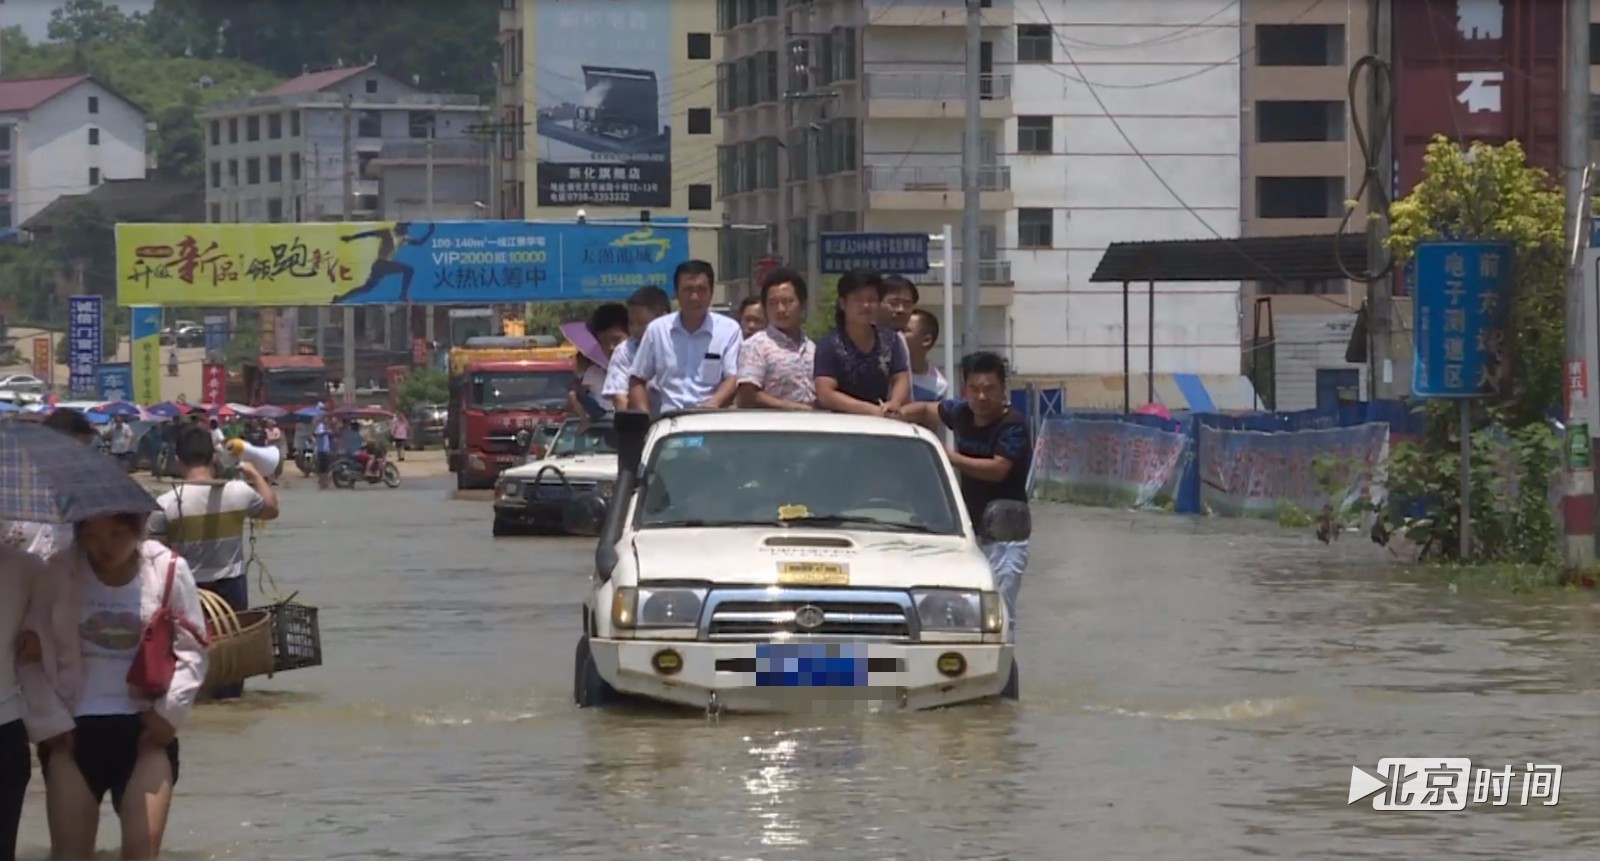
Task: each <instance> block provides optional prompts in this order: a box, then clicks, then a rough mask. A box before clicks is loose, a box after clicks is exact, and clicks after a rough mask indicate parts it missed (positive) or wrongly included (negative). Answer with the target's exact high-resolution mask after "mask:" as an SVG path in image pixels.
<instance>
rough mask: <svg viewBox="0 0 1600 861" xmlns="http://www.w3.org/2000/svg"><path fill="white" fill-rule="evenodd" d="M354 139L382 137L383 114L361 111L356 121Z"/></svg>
mask: <svg viewBox="0 0 1600 861" xmlns="http://www.w3.org/2000/svg"><path fill="white" fill-rule="evenodd" d="M356 137H360V138H381V137H383V114H381V113H379V112H377V111H362V112H361V116H360V117H358V118H357V119H356Z"/></svg>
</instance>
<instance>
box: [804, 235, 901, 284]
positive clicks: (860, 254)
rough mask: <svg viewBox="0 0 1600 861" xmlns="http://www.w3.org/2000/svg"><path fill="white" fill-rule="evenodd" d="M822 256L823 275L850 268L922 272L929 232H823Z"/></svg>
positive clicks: (837, 273)
mask: <svg viewBox="0 0 1600 861" xmlns="http://www.w3.org/2000/svg"><path fill="white" fill-rule="evenodd" d="M821 257H822V261H821V262H822V274H824V275H843V274H844V273H846V272H849V271H850V270H852V269H876V270H878V271H879V272H881V273H883V274H885V275H921V274H922V273H924V272H927V271H928V234H926V233H824V234H822V248H821Z"/></svg>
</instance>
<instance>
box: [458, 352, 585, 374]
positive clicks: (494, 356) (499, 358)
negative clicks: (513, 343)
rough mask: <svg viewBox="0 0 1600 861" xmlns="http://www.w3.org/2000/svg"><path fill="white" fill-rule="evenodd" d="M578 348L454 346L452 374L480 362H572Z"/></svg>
mask: <svg viewBox="0 0 1600 861" xmlns="http://www.w3.org/2000/svg"><path fill="white" fill-rule="evenodd" d="M577 354H578V349H577V348H576V347H573V346H572V345H570V344H567V345H563V346H560V347H470V346H469V347H452V348H450V376H452V377H453V376H456V375H457V374H460V373H462V372H464V371H466V369H467V365H469V364H477V363H478V362H514V361H536V362H570V361H572V358H573V357H574V356H576V355H577Z"/></svg>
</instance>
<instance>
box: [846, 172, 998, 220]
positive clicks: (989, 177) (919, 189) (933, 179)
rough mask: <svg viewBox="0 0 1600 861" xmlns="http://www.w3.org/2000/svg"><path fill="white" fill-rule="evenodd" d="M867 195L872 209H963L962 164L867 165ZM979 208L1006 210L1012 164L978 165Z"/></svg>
mask: <svg viewBox="0 0 1600 861" xmlns="http://www.w3.org/2000/svg"><path fill="white" fill-rule="evenodd" d="M866 174H867V196H868V198H869V199H868V205H869V207H871V208H872V209H898V210H917V211H950V210H960V209H961V208H962V205H963V201H964V195H963V194H962V193H961V168H959V167H873V166H870V165H869V166H868V167H867V169H866ZM978 188H979V189H980V190H981V193H980V194H979V195H978V208H979V209H981V210H984V211H996V210H1007V209H1011V208H1012V206H1013V200H1012V194H1011V168H1010V167H1007V166H1004V165H988V166H985V167H981V168H979V169H978Z"/></svg>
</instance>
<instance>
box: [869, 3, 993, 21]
mask: <svg viewBox="0 0 1600 861" xmlns="http://www.w3.org/2000/svg"><path fill="white" fill-rule="evenodd" d="M866 16H867V21H868V22H869V23H868V26H870V27H965V26H967V6H966V3H965V2H964V0H918V2H917V3H915V4H909V3H901V2H900V0H868V1H867V8H866ZM1016 22H1017V16H1016V10H1015V9H1013V8H1012V7H1011V6H1010V5H1005V6H1000V5H995V6H986V7H984V10H983V26H984V27H1010V26H1012V25H1013V24H1015V23H1016Z"/></svg>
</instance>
